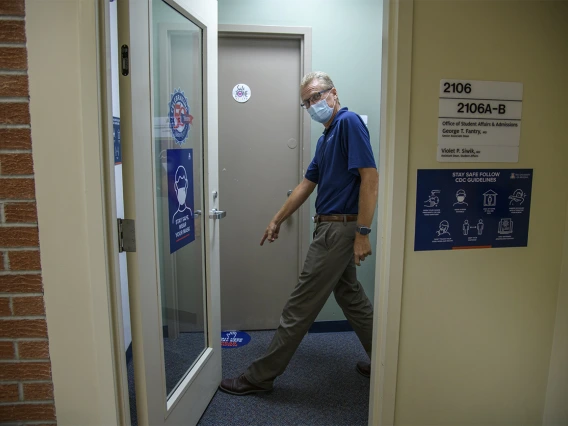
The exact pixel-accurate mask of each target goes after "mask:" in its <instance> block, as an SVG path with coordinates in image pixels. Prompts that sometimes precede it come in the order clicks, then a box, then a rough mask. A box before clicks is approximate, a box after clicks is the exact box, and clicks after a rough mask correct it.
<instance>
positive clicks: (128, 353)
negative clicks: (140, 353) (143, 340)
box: [126, 342, 132, 364]
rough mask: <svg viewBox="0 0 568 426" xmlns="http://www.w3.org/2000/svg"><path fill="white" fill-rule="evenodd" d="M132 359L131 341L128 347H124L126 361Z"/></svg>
mask: <svg viewBox="0 0 568 426" xmlns="http://www.w3.org/2000/svg"><path fill="white" fill-rule="evenodd" d="M131 360H132V342H130V345H128V349H126V363H127V364H128V363H129V362H130V361H131Z"/></svg>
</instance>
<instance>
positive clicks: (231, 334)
mask: <svg viewBox="0 0 568 426" xmlns="http://www.w3.org/2000/svg"><path fill="white" fill-rule="evenodd" d="M249 342H250V335H249V334H247V333H245V332H244V331H236V330H229V331H222V332H221V347H222V348H238V347H241V346H244V345H246V344H248V343H249Z"/></svg>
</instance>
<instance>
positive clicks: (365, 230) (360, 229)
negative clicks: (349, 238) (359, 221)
mask: <svg viewBox="0 0 568 426" xmlns="http://www.w3.org/2000/svg"><path fill="white" fill-rule="evenodd" d="M357 232H358V233H359V234H361V235H369V234H370V233H371V228H368V227H366V226H361V225H357Z"/></svg>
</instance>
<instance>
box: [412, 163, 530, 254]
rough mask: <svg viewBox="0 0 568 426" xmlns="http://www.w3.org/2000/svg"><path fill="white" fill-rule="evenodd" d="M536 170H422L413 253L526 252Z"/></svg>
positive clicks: (418, 186)
mask: <svg viewBox="0 0 568 426" xmlns="http://www.w3.org/2000/svg"><path fill="white" fill-rule="evenodd" d="M532 179H533V170H532V169H455V170H453V169H450V170H418V175H417V191H416V225H415V237H414V250H415V251H425V250H454V249H463V248H494V247H526V246H527V244H528V235H529V219H530V206H531V198H532Z"/></svg>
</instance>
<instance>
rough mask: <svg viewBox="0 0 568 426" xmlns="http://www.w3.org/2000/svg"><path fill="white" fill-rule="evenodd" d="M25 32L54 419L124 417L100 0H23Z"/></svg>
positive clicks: (105, 35) (104, 11)
mask: <svg viewBox="0 0 568 426" xmlns="http://www.w3.org/2000/svg"><path fill="white" fill-rule="evenodd" d="M26 38H27V48H28V64H29V68H28V73H29V80H30V113H31V118H32V138H33V141H34V146H33V159H34V169H35V170H34V171H35V178H36V179H35V185H36V199H37V208H38V221H39V229H40V244H41V263H42V276H43V279H42V281H43V284H44V296H45V305H46V320H47V327H48V335H49V352H50V361H51V372H52V380H53V384H54V399H55V406H56V415H57V422H58V424H69V425H71V424H92V425H95V424H105V425H119V424H129V416H128V406H127V405H126V409H125V406H124V405H123V394H120V392H119V391H118V390H117V389H119V388H120V384H121V380H122V379H124V378H125V377H126V376H125V375H121V373H120V372H119V371H121V370H120V369H121V367H120V366H119V365H117V363H120V362H124V355H125V352H124V351H125V349H124V342H123V340H122V339H123V338H122V333H120V331H119V328H120V327H121V326H122V316H121V315H118V316H116V312H117V311H116V310H114V306H113V305H115V304H116V303H117V299H115V297H116V296H117V295H119V294H120V277H119V275H118V257H117V256H116V257H115V256H114V254H115V253H116V247H117V246H116V244H117V238H116V221H115V220H113V219H112V218H111V219H109V216H108V214H109V212H110V216H111V217H112V212H114V219H116V207H115V206H114V203H115V201H114V197H113V192H112V190H113V189H112V188H114V180H113V179H114V160H113V158H114V155H113V148H112V114H111V111H112V108H111V107H110V91H109V90H108V88H109V87H110V79H111V75H110V64H109V60H110V52H109V51H108V49H107V47H108V42H109V40H110V34H109V3H108V2H107V1H101V0H98V1H91V2H83V3H82V4H79V3H75V2H71V3H69V2H60V1H56V0H46V1H42V2H36V1H28V2H26ZM69 52H77V54H73V55H69ZM46 76H48V77H49V78H48V80H46ZM71 106H74V107H71ZM62 114H64V115H65V120H63V121H62V120H61V117H62ZM109 141H110V143H109ZM109 179H110V180H109ZM109 185H110V189H109ZM113 206H114V207H113ZM118 305H119V306H120V303H118ZM119 309H120V308H119ZM119 355H122V357H121V358H119ZM124 365H125V363H124ZM85 366H89V367H88V368H85ZM123 371H124V372H125V371H126V370H125V369H124V370H123ZM86 383H88V384H89V385H88V386H85V384H86ZM126 395H128V390H127V388H126ZM126 401H128V400H126Z"/></svg>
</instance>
